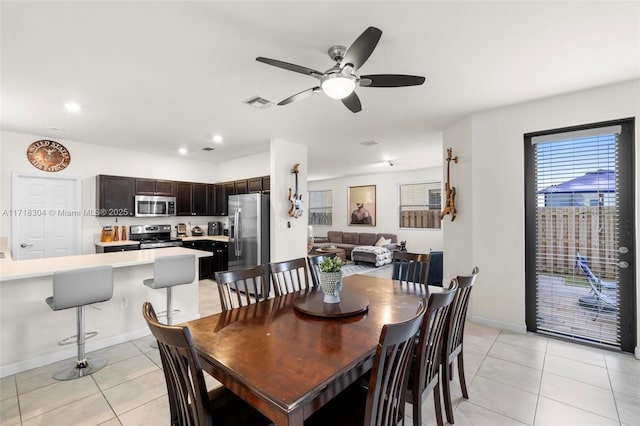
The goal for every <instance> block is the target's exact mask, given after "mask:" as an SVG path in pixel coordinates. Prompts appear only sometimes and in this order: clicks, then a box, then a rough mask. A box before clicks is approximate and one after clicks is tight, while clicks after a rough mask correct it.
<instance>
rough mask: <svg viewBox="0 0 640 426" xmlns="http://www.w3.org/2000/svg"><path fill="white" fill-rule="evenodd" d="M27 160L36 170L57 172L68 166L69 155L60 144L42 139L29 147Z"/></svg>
mask: <svg viewBox="0 0 640 426" xmlns="http://www.w3.org/2000/svg"><path fill="white" fill-rule="evenodd" d="M27 159H28V160H29V162H30V163H31V164H32V165H33V167H35V168H37V169H40V170H43V171H45V172H59V171H60V170H63V169H65V168H66V167H67V166H68V165H69V162H71V154H69V151H68V150H67V148H65V147H64V145H62V144H61V143H58V142H55V141H50V140H46V139H43V140H39V141H35V142H33V143H32V144H31V145H29V148H27Z"/></svg>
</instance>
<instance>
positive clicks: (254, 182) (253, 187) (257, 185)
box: [247, 177, 262, 192]
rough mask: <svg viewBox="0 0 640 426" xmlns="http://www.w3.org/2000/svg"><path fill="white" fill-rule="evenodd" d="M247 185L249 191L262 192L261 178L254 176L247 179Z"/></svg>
mask: <svg viewBox="0 0 640 426" xmlns="http://www.w3.org/2000/svg"><path fill="white" fill-rule="evenodd" d="M247 186H248V188H249V192H262V178H261V177H256V178H251V179H247Z"/></svg>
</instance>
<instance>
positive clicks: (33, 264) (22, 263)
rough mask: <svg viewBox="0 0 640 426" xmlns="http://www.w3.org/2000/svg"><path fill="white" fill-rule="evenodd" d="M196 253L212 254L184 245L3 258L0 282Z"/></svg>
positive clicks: (132, 264) (147, 262) (0, 262)
mask: <svg viewBox="0 0 640 426" xmlns="http://www.w3.org/2000/svg"><path fill="white" fill-rule="evenodd" d="M180 254H195V255H196V257H206V256H211V254H208V253H207V252H205V251H202V250H193V249H189V248H184V247H166V248H158V249H148V250H131V251H118V252H113V253H99V254H81V255H78V256H61V257H49V258H44V259H27V260H12V259H11V258H10V257H7V258H5V259H0V281H10V280H19V279H26V278H34V277H45V276H49V275H53V273H54V272H57V271H67V270H73V269H80V268H88V267H92V266H102V265H112V266H113V267H114V268H122V267H127V266H135V265H144V264H149V263H153V261H154V260H155V258H156V257H158V256H174V255H180Z"/></svg>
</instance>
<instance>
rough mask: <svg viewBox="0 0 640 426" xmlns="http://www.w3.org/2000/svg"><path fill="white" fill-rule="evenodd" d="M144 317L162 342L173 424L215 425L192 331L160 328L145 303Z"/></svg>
mask: <svg viewBox="0 0 640 426" xmlns="http://www.w3.org/2000/svg"><path fill="white" fill-rule="evenodd" d="M142 314H143V316H144V319H145V320H146V322H147V325H148V326H149V328H150V329H151V333H152V334H153V336H154V337H155V338H156V340H157V341H158V349H159V350H160V359H161V361H162V370H163V372H164V376H165V381H166V384H167V393H168V397H169V410H170V413H171V424H172V425H178V426H187V425H197V426H205V425H206V426H209V425H211V424H212V423H213V416H212V413H211V408H210V405H209V402H208V401H209V399H208V395H207V387H206V384H205V381H204V375H203V373H202V367H201V366H200V361H199V359H198V356H197V353H196V350H195V346H194V344H193V340H192V339H191V333H190V332H189V329H188V328H187V327H180V326H170V325H164V324H160V323H159V322H158V318H157V316H156V313H155V311H154V309H153V306H152V305H151V303H149V302H145V303H144V305H143V307H142Z"/></svg>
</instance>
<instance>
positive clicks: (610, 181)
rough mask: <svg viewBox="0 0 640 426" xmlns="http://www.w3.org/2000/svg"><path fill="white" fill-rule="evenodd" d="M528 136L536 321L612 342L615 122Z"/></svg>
mask: <svg viewBox="0 0 640 426" xmlns="http://www.w3.org/2000/svg"><path fill="white" fill-rule="evenodd" d="M617 128H618V129H617V132H618V133H619V126H617ZM603 129H604V130H603ZM532 143H533V144H534V145H535V179H536V181H535V188H536V195H537V203H536V286H537V288H536V303H537V307H536V309H537V328H538V330H539V331H545V332H549V333H552V334H558V335H562V336H564V337H568V338H574V339H577V340H587V341H591V342H595V343H600V344H605V345H614V346H616V345H618V344H619V327H618V300H619V294H618V291H617V289H618V276H617V273H618V268H617V262H618V257H617V247H618V241H617V238H618V237H617V236H618V208H617V204H618V201H617V197H618V190H617V186H618V182H617V161H616V158H617V152H616V150H617V144H616V128H600V129H588V130H586V131H581V132H580V133H575V132H572V133H562V134H555V135H544V136H543V137H534V138H532Z"/></svg>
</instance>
